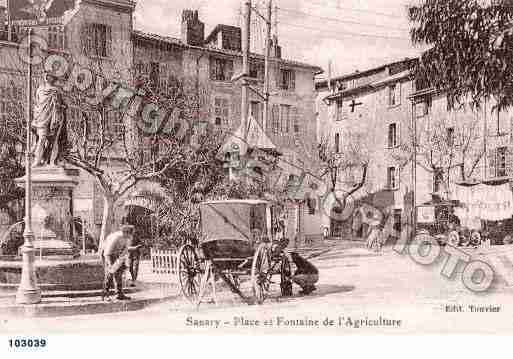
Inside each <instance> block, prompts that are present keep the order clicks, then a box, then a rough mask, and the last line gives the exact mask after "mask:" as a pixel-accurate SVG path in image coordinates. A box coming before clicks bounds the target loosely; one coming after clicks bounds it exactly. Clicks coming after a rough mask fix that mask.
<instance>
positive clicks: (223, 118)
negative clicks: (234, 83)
mask: <svg viewBox="0 0 513 359" xmlns="http://www.w3.org/2000/svg"><path fill="white" fill-rule="evenodd" d="M214 117H215V120H214V123H215V124H216V126H222V127H225V128H228V127H230V103H229V101H228V99H225V98H220V97H216V98H215V99H214Z"/></svg>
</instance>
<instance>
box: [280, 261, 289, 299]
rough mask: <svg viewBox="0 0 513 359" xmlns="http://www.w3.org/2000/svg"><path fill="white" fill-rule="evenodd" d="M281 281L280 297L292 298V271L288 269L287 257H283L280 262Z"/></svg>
mask: <svg viewBox="0 0 513 359" xmlns="http://www.w3.org/2000/svg"><path fill="white" fill-rule="evenodd" d="M280 275H281V281H280V289H281V295H282V297H290V296H292V279H291V278H292V269H291V267H290V261H289V258H288V257H287V256H285V255H284V256H283V259H282V260H281V272H280Z"/></svg>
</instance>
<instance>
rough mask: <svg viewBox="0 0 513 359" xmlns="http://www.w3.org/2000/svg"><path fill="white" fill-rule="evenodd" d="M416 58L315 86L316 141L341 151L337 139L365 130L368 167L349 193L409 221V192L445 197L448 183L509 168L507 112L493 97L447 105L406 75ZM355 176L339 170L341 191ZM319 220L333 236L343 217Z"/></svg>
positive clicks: (420, 200) (426, 198) (420, 198)
mask: <svg viewBox="0 0 513 359" xmlns="http://www.w3.org/2000/svg"><path fill="white" fill-rule="evenodd" d="M416 61H417V60H416V59H405V60H402V61H398V62H394V63H390V64H385V65H383V66H380V67H377V68H373V69H370V70H367V71H362V72H355V73H352V74H348V75H344V76H340V77H336V78H333V79H332V80H331V82H330V83H329V85H328V81H320V82H318V83H317V85H316V87H317V91H318V100H317V106H318V129H317V132H318V138H319V141H324V140H326V141H328V143H329V144H330V147H331V148H332V149H333V152H335V153H338V152H340V155H341V156H343V155H345V154H344V153H343V143H344V141H345V140H347V139H348V138H350V137H351V136H350V135H351V134H355V133H356V134H364V136H363V137H362V138H364V139H365V140H364V141H363V143H362V144H361V148H362V149H363V150H364V151H366V153H367V155H368V161H369V167H368V173H367V179H366V183H365V186H364V187H363V188H362V189H361V190H359V191H358V192H357V193H355V195H354V197H355V198H356V199H357V200H360V201H361V202H367V203H369V204H372V205H373V206H374V207H376V208H378V209H380V210H382V211H384V212H385V213H386V214H387V215H392V216H394V219H395V222H396V223H399V222H400V221H402V223H405V222H409V221H410V218H411V217H410V216H411V208H412V203H413V201H412V199H413V198H415V205H420V204H424V203H427V202H430V201H432V200H433V198H442V199H451V198H452V195H453V189H454V185H455V184H459V183H462V182H472V181H488V180H493V179H497V178H499V179H500V178H503V179H504V178H506V177H507V176H509V175H510V173H511V170H510V167H511V165H510V164H511V159H510V158H509V156H510V153H511V150H510V148H511V133H512V132H511V116H510V115H509V114H508V113H507V112H499V113H498V112H497V111H495V110H493V103H484V104H483V105H482V106H481V107H480V108H479V109H475V108H474V109H473V108H471V107H470V106H469V105H468V104H467V105H462V106H455V107H454V109H453V110H448V106H447V98H446V96H445V95H444V93H443V92H439V91H434V90H433V89H426V88H422V87H421V86H419V83H418V81H416V80H415V79H414V78H413V76H412V71H411V69H412V68H413V66H414V65H415V63H416ZM414 134H415V135H414ZM414 149H416V150H415V151H414ZM414 159H415V160H414ZM413 163H416V165H415V166H413ZM355 179H356V180H358V179H359V177H358V174H355V173H354V171H346V172H344V173H343V174H342V180H341V181H340V183H339V184H338V186H339V189H341V190H346V191H347V190H348V189H349V188H351V186H352V185H354V183H355ZM413 191H414V193H415V196H414V197H413V195H412V192H413ZM325 223H329V225H330V227H331V230H332V234H333V235H335V236H336V235H341V233H342V231H343V228H344V225H345V224H348V223H350V221H349V222H347V223H339V222H338V221H337V220H335V219H330V218H325Z"/></svg>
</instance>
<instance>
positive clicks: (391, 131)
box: [388, 123, 397, 148]
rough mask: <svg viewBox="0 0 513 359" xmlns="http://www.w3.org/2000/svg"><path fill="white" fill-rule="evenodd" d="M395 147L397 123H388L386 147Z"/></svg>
mask: <svg viewBox="0 0 513 359" xmlns="http://www.w3.org/2000/svg"><path fill="white" fill-rule="evenodd" d="M394 147H397V124H395V123H391V124H390V125H388V148H394Z"/></svg>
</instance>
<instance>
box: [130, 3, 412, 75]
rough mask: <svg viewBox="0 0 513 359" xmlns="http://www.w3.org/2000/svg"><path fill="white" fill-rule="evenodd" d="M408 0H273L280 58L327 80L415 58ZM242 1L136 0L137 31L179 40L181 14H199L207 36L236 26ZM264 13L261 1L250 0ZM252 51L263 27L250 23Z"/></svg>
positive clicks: (260, 45)
mask: <svg viewBox="0 0 513 359" xmlns="http://www.w3.org/2000/svg"><path fill="white" fill-rule="evenodd" d="M412 1H413V0H365V1H363V0H274V1H273V4H274V5H276V6H278V12H277V14H278V15H277V17H278V26H277V34H278V39H279V43H280V45H281V46H282V54H283V57H284V58H288V59H294V60H298V61H303V62H307V63H311V64H313V65H318V66H320V67H322V68H323V69H324V70H325V71H326V75H324V76H327V69H328V64H329V63H330V61H331V64H332V66H331V68H332V75H333V76H336V75H343V74H347V73H350V72H354V71H356V70H359V71H362V70H365V69H369V68H372V67H374V66H379V65H382V64H384V63H386V62H390V61H395V60H401V59H404V58H405V57H415V56H418V55H419V54H420V51H421V50H420V49H419V48H415V47H414V46H413V45H412V44H411V42H410V40H409V23H408V20H407V17H406V8H407V6H408V4H411V3H412ZM243 2H244V0H172V1H169V0H139V1H138V4H137V10H136V23H135V26H136V28H137V29H141V30H145V31H149V32H155V33H159V34H164V35H169V36H176V37H179V36H180V16H181V15H180V14H181V11H182V9H184V8H189V9H197V10H199V16H200V19H201V20H202V21H203V22H205V24H206V32H207V34H208V32H209V31H210V30H211V29H212V28H213V26H215V25H216V24H220V23H223V24H227V25H240V24H241V16H240V12H241V7H242V5H243ZM253 3H254V4H256V5H257V6H260V8H261V9H262V10H264V4H265V3H266V1H263V0H253ZM252 29H253V35H254V36H253V39H254V40H253V41H254V42H253V46H254V48H255V49H258V50H260V49H261V48H263V39H264V32H263V30H264V26H263V24H262V23H260V24H254V25H253V27H252Z"/></svg>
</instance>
